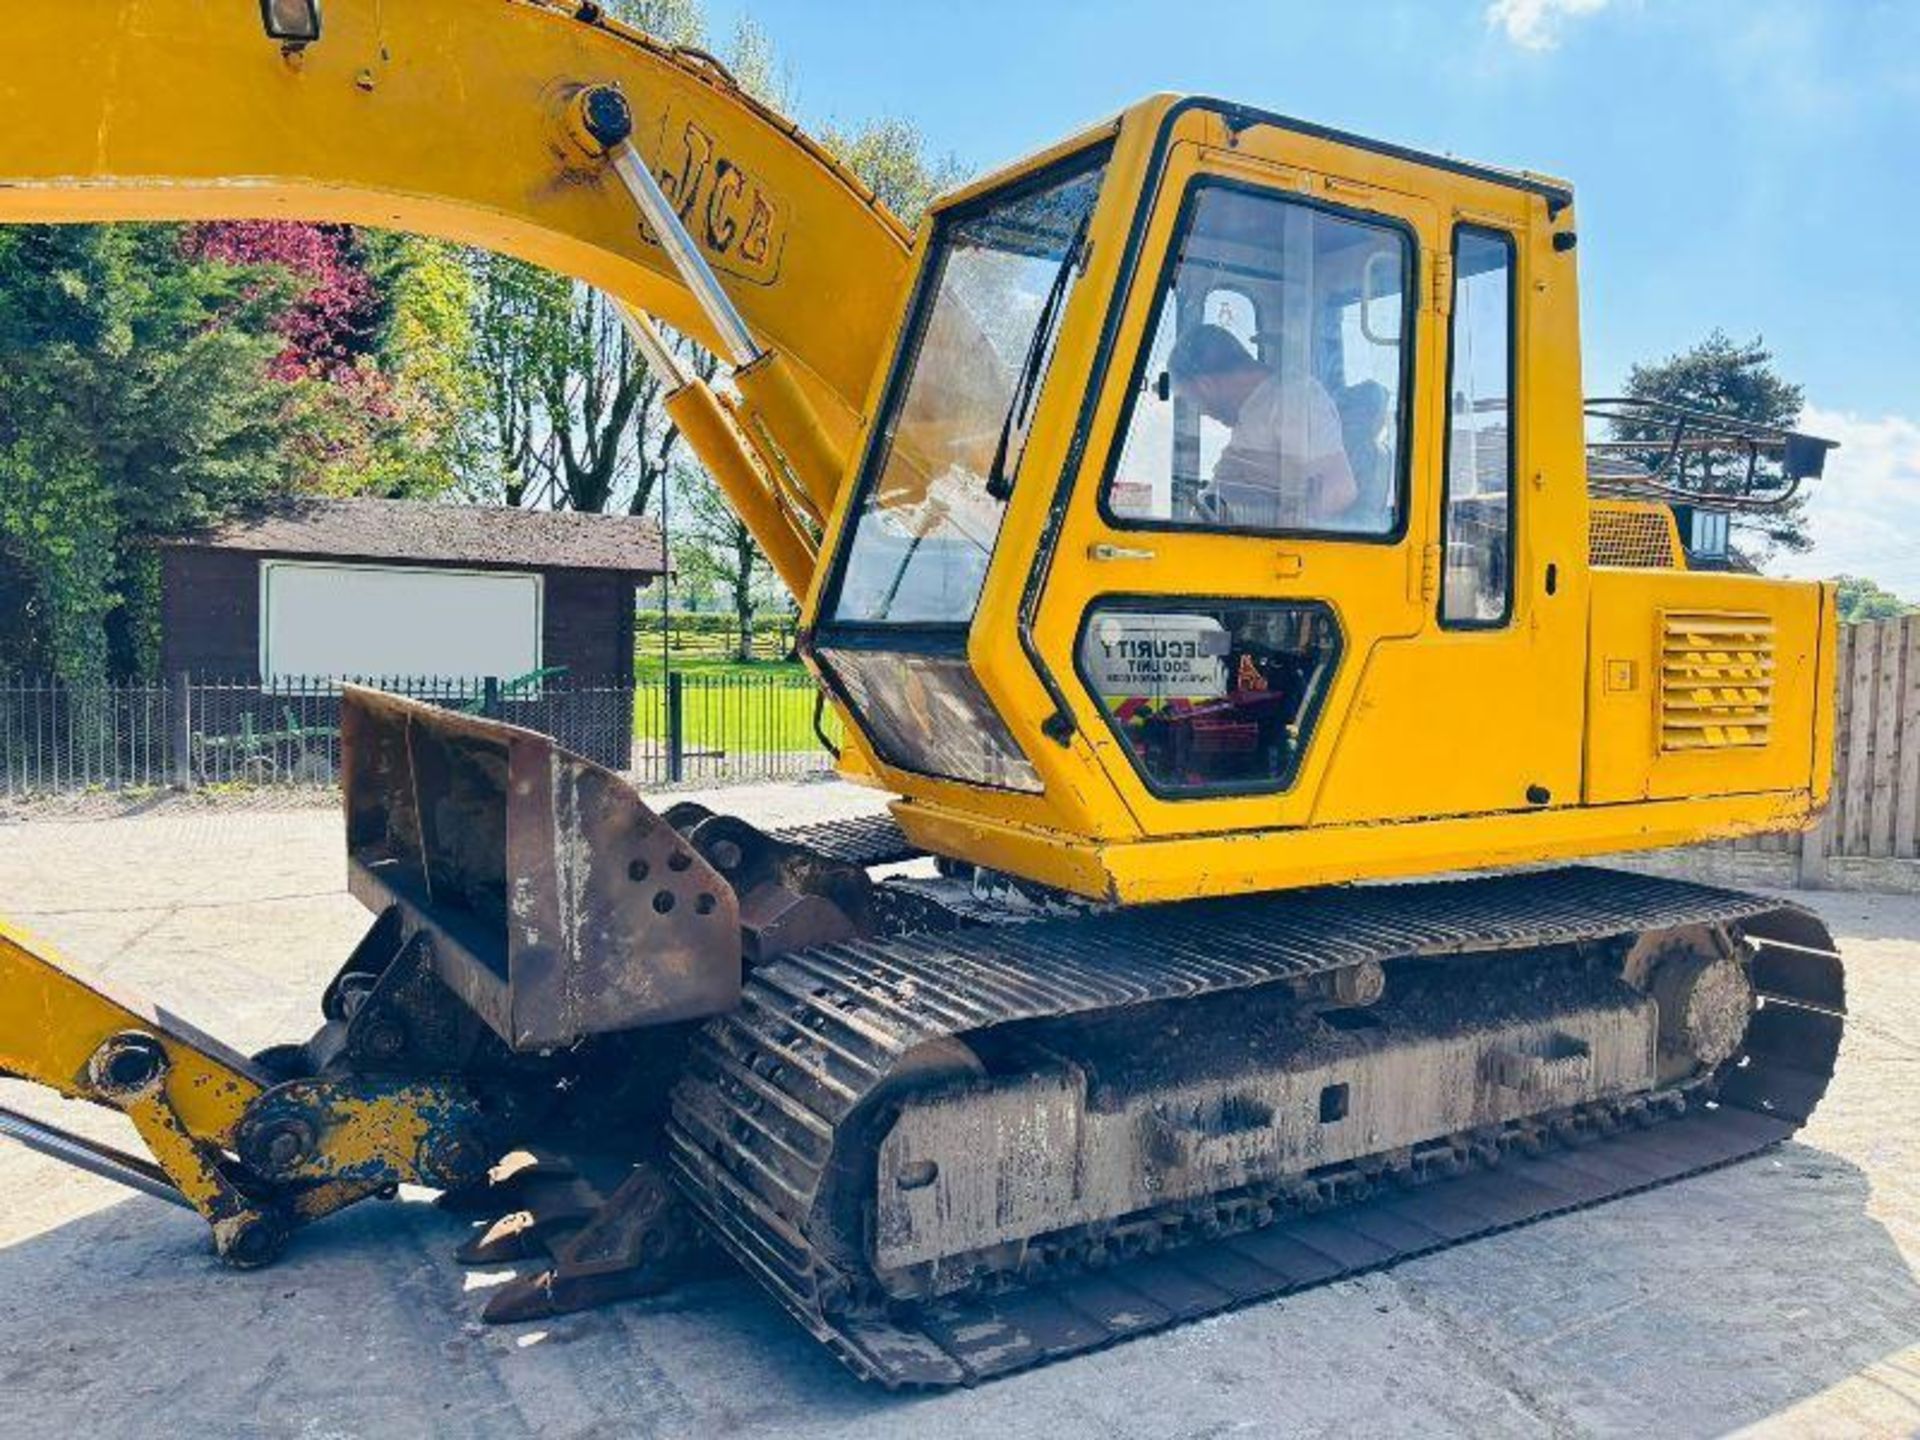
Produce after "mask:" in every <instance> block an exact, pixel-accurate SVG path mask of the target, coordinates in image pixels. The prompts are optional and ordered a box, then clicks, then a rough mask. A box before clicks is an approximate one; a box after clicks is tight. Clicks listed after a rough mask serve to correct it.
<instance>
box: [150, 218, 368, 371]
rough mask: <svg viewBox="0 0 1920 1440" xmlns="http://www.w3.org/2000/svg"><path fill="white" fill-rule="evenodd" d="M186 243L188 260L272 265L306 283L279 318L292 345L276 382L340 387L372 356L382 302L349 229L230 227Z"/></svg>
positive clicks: (196, 231) (273, 223) (240, 223)
mask: <svg viewBox="0 0 1920 1440" xmlns="http://www.w3.org/2000/svg"><path fill="white" fill-rule="evenodd" d="M183 244H184V246H185V250H186V253H187V256H188V257H189V258H190V259H194V260H212V261H218V262H222V263H225V264H229V265H274V266H278V267H280V268H281V269H283V270H286V271H287V272H288V273H290V274H291V275H293V276H294V277H295V278H296V279H297V280H298V281H299V282H300V284H301V285H302V287H303V294H302V295H301V297H300V299H299V300H297V301H296V302H295V303H294V304H293V305H291V306H290V307H288V309H287V311H286V313H285V314H284V315H283V316H282V317H281V319H280V323H279V329H280V333H281V335H282V336H283V337H284V338H285V340H286V342H287V346H286V349H285V350H283V351H281V353H280V354H279V356H278V357H276V359H275V360H274V362H273V376H274V378H275V379H277V380H289V381H291V380H305V379H314V380H326V381H332V382H338V381H340V380H342V379H343V378H345V377H346V376H348V375H349V374H351V372H352V371H353V370H354V368H355V365H356V363H357V362H358V360H359V358H360V357H361V356H362V355H364V354H366V353H367V351H368V350H369V348H370V346H371V343H372V338H373V334H374V329H375V326H376V324H377V322H378V306H379V296H378V295H377V293H376V292H375V289H374V284H373V281H372V279H371V278H370V277H369V276H368V274H367V272H366V269H365V267H364V266H363V265H362V264H361V263H360V260H359V257H358V255H357V254H356V248H355V244H354V238H353V232H352V231H351V230H349V229H348V228H347V227H346V226H343V225H306V224H299V223H294V222H290V221H280V220H228V221H219V222H216V223H211V224H204V225H192V226H189V227H188V228H187V230H186V234H185V239H184V241H183Z"/></svg>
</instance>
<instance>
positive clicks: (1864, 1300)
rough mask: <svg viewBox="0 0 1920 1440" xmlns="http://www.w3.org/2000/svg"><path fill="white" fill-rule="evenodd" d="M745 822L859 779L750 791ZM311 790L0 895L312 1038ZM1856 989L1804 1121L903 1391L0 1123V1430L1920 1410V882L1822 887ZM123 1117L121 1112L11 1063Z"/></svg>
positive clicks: (1210, 1430)
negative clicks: (1859, 890) (1019, 1360)
mask: <svg viewBox="0 0 1920 1440" xmlns="http://www.w3.org/2000/svg"><path fill="white" fill-rule="evenodd" d="M726 802H727V803H728V804H730V805H731V806H732V807H733V808H736V809H739V810H741V811H742V812H743V813H745V814H747V815H749V816H751V817H752V818H754V819H756V820H761V821H778V820H782V819H799V818H812V817H814V816H817V815H822V814H828V813H844V812H847V811H849V810H854V809H859V808H863V807H866V806H870V805H871V804H872V803H873V802H872V800H871V799H870V798H869V797H868V796H866V795H864V794H863V793H861V792H857V791H850V790H847V789H845V788H843V787H840V786H837V785H805V786H769V787H761V788H758V789H755V790H751V791H748V790H736V791H733V792H731V793H730V794H729V795H728V796H727V797H726ZM337 832H338V822H337V819H336V816H335V815H334V813H333V812H331V811H329V810H319V809H306V810H290V811H285V812H272V811H247V812H233V811H228V810H223V809H218V808H204V807H202V808H196V809H187V810H179V811H175V810H171V809H168V808H164V807H163V808H161V809H159V810H156V811H155V812H154V813H152V814H149V815H144V816H137V817H122V818H115V819H108V820H96V821H71V820H69V821H49V820H38V821H35V822H32V823H27V824H16V825H7V826H0V914H5V915H6V916H7V917H8V918H9V919H11V920H13V921H15V922H16V923H18V924H21V925H24V926H25V927H27V928H28V929H30V930H33V931H35V932H37V933H39V934H40V935H42V936H44V937H45V938H46V939H48V940H50V941H52V942H54V943H56V944H58V945H60V946H62V947H63V948H64V949H65V950H66V951H67V952H68V953H70V954H71V955H73V956H74V957H75V958H77V959H80V960H83V961H85V962H87V963H88V964H90V965H92V966H94V967H96V968H98V969H101V970H104V971H106V972H107V973H108V974H109V975H111V976H112V977H113V978H114V979H116V980H117V981H120V982H123V983H124V984H126V985H129V986H133V987H136V988H139V989H141V990H144V991H145V992H147V993H148V994H150V995H152V996H154V997H156V998H158V999H159V1000H161V1001H162V1002H163V1003H164V1004H165V1005H166V1006H167V1008H169V1009H171V1010H174V1011H176V1012H178V1013H179V1014H181V1015H184V1016H186V1017H189V1018H190V1019H192V1020H193V1021H195V1022H196V1023H198V1024H199V1025H201V1026H202V1027H203V1028H205V1029H208V1030H210V1031H212V1032H214V1033H216V1034H218V1035H220V1036H221V1037H223V1038H225V1039H228V1040H230V1041H232V1042H234V1043H235V1044H238V1045H240V1046H243V1047H257V1046H259V1045H263V1044H265V1043H267V1042H269V1041H272V1040H275V1039H279V1038H283V1037H291V1036H296V1035H301V1034H304V1033H305V1031H306V1030H307V1029H308V1028H309V1026H310V1024H311V1021H312V1019H313V1013H314V1012H313V1007H314V1005H315V1003H316V1001H317V997H318V995H319V992H320V988H321V986H322V985H323V983H324V982H325V981H326V980H327V978H328V977H329V976H330V974H331V973H332V971H333V969H334V968H335V966H336V965H337V964H338V963H339V961H340V959H341V958H342V957H343V956H344V955H345V954H346V953H347V951H348V949H349V947H350V946H351V945H352V944H353V942H354V941H355V939H357V938H358V936H359V934H360V932H361V929H362V927H363V924H364V921H365V916H364V915H363V913H362V912H361V911H360V910H359V909H358V907H356V906H355V905H354V904H353V903H352V902H351V901H350V900H348V899H347V898H346V896H345V894H344V893H343V887H342V864H341V859H340V854H339V838H338V833H337ZM1813 903H1814V904H1815V905H1816V906H1817V907H1818V908H1819V909H1820V910H1821V912H1822V913H1823V914H1824V915H1825V916H1826V917H1827V920H1828V922H1829V924H1830V925H1831V926H1832V927H1833V929H1834V930H1835V932H1836V933H1837V934H1838V935H1839V936H1840V937H1841V939H1842V943H1843V946H1844V948H1845V950H1846V952H1847V957H1848V963H1849V973H1850V986H1851V991H1852V995H1853V999H1854V1007H1855V1018H1854V1019H1853V1020H1852V1022H1851V1023H1850V1025H1849V1028H1848V1034H1847V1041H1846V1047H1845V1050H1844V1052H1843V1054H1842V1057H1841V1064H1840V1069H1839V1074H1838V1075H1837V1077H1836V1079H1835V1081H1834V1085H1833V1088H1832V1091H1831V1092H1830V1094H1829V1097H1828V1100H1827V1103H1826V1104H1825V1106H1824V1107H1823V1108H1822V1109H1821V1111H1820V1114H1819V1115H1818V1116H1817V1117H1816V1119H1815V1120H1814V1121H1813V1123H1812V1124H1811V1125H1810V1126H1809V1127H1808V1128H1807V1130H1806V1131H1805V1132H1804V1139H1803V1140H1802V1141H1800V1142H1798V1143H1794V1144H1790V1145H1787V1146H1785V1147H1783V1148H1781V1149H1779V1150H1777V1151H1775V1152H1773V1153H1772V1154H1769V1155H1767V1156H1764V1157H1762V1158H1760V1159H1757V1160H1754V1161H1749V1162H1747V1163H1745V1164H1742V1165H1739V1166H1736V1167H1734V1168H1731V1169H1728V1170H1725V1171H1721V1172H1718V1173H1716V1174H1713V1175H1710V1176H1706V1177H1703V1178H1700V1179H1696V1180H1692V1181H1688V1182H1685V1183H1683V1184H1680V1185H1676V1186H1672V1187H1669V1188H1667V1189H1665V1190H1661V1191H1657V1192H1654V1193H1652V1194H1648V1195H1642V1196H1638V1197H1635V1198H1633V1199H1629V1200H1625V1201H1621V1202H1619V1203H1616V1204H1614V1205H1611V1206H1607V1207H1604V1208H1602V1209H1599V1210H1595V1211H1589V1212H1586V1213H1583V1214H1579V1215H1574V1216H1570V1217H1566V1218H1562V1219H1559V1220H1553V1221H1549V1222H1546V1223H1544V1224H1540V1225H1536V1226H1532V1227H1530V1228H1527V1229H1524V1230H1520V1231H1516V1232H1513V1233H1511V1234H1508V1235H1504V1236H1500V1237H1498V1238H1495V1239H1491V1240H1486V1241H1481V1242H1479V1243H1477V1244H1474V1245H1471V1246H1468V1247H1464V1248H1461V1249H1457V1250H1453V1251H1449V1252H1447V1253H1444V1254H1441V1255H1438V1256H1435V1257H1432V1258H1429V1259H1426V1260H1421V1261H1416V1262H1414V1263H1411V1264H1408V1265H1405V1266H1402V1267H1401V1268H1399V1269H1397V1270H1394V1271H1391V1272H1389V1273H1386V1274H1382V1275H1375V1276H1371V1277H1368V1278H1365V1279H1361V1280H1357V1281H1351V1282H1346V1283H1342V1284H1339V1285H1335V1286H1332V1287H1330V1288H1328V1289H1324V1290H1320V1291H1316V1292H1312V1293H1309V1294H1306V1295H1302V1296H1298V1297H1295V1298H1292V1299H1287V1300H1282V1301H1278V1302H1275V1303H1271V1304H1267V1305H1262V1306H1258V1307H1255V1308H1253V1309H1250V1310H1245V1311H1242V1312H1240V1313H1237V1314H1234V1315H1230V1316H1226V1317H1223V1318H1219V1319H1215V1320H1211V1321H1207V1322H1203V1323H1201V1324H1197V1325H1193V1326H1190V1327H1188V1328H1186V1329H1183V1330H1178V1331H1174V1332H1172V1333H1169V1334H1166V1335H1161V1336H1158V1337H1154V1338H1150V1339H1147V1340H1142V1341H1136V1342H1134V1343H1132V1344H1129V1345H1124V1346H1121V1347H1119V1348H1117V1349H1113V1350H1109V1351H1106V1352H1104V1353H1102V1354H1098V1355H1093V1356H1089V1357H1086V1358H1083V1359H1080V1360H1077V1361H1071V1362H1068V1363H1066V1364H1063V1365H1058V1366H1055V1367H1053V1368H1051V1369H1047V1370H1042V1371H1038V1372H1035V1373H1032V1374H1027V1375H1022V1376H1016V1377H1014V1378H1012V1379H1009V1380H1004V1381H1001V1382H998V1383H996V1384H992V1385H988V1386H985V1387H982V1388H980V1389H978V1390H974V1391H962V1392H957V1393H951V1394H943V1395H936V1396H931V1397H904V1398H903V1397H897V1396H889V1395H887V1394H885V1393H883V1392H881V1391H877V1390H874V1389H871V1388H868V1387H865V1386H862V1385H861V1384H859V1383H858V1382H856V1381H855V1380H853V1379H852V1378H851V1377H850V1376H848V1375H847V1374H846V1373H844V1372H843V1371H842V1370H841V1369H840V1367H839V1366H838V1365H837V1364H836V1363H835V1362H834V1361H833V1360H832V1359H831V1358H829V1357H828V1355H827V1354H826V1353H825V1352H824V1351H823V1350H821V1349H819V1348H818V1347H817V1346H816V1345H815V1344H814V1343H813V1342H812V1341H811V1340H809V1339H807V1338H806V1337H805V1336H803V1335H802V1334H801V1332H800V1330H799V1329H798V1328H797V1327H796V1326H794V1325H793V1324H792V1323H791V1322H789V1321H788V1320H787V1319H786V1318H785V1317H784V1316H783V1315H782V1314H781V1313H780V1312H779V1311H778V1310H777V1309H775V1307H774V1306H773V1304H772V1303H771V1302H770V1301H768V1300H765V1299H763V1298H762V1297H761V1296H760V1294H759V1293H758V1292H757V1291H756V1290H755V1289H754V1288H753V1286H752V1285H750V1284H749V1283H747V1282H746V1281H745V1280H744V1279H740V1278H728V1279H723V1280H715V1281H710V1282H707V1283H704V1284H701V1285H698V1286H695V1287H692V1288H690V1289H687V1290H685V1291H683V1292H681V1293H678V1294H675V1295H672V1296H670V1297H666V1298H664V1299H661V1300H658V1301H652V1302H642V1303H634V1304H628V1305H625V1306H621V1307H617V1308H614V1309H609V1310H603V1311H599V1312H596V1313H591V1314H587V1315H580V1316H575V1317H571V1318H568V1319H565V1320H561V1321H557V1322H553V1323H550V1324H548V1325H545V1326H542V1327H539V1328H532V1329H490V1328H483V1327H482V1326H480V1325H478V1324H477V1323H476V1317H477V1315H478V1313H479V1310H480V1306H481V1304H482V1303H483V1301H484V1298H485V1295H484V1291H485V1288H486V1287H487V1286H488V1285H490V1284H493V1283H497V1281H498V1279H499V1278H500V1277H499V1276H494V1275H475V1274H470V1273H467V1272H464V1271H462V1270H461V1269H460V1268H459V1267H458V1266H456V1265H455V1264H454V1263H453V1261H452V1258H451V1256H452V1251H453V1248H454V1246H455V1244H456V1243H457V1242H458V1240H459V1239H460V1237H461V1234H462V1230H461V1226H460V1224H459V1222H457V1221H455V1220H453V1219H451V1218H449V1217H447V1216H445V1215H443V1214H441V1213H440V1212H438V1211H437V1210H435V1209H433V1208H432V1207H431V1206H429V1205H427V1204H424V1203H417V1202H409V1201H407V1200H402V1201H400V1202H397V1203H393V1204H384V1205H383V1204H377V1203H375V1204H368V1205H365V1206H363V1207H361V1208H360V1209H359V1210H357V1211H355V1212H350V1213H348V1214H345V1215H342V1216H339V1217H336V1218H335V1219H332V1220H330V1221H328V1222H326V1223H325V1224H323V1225H321V1226H320V1227H318V1228H317V1229H315V1230H314V1231H312V1232H310V1233H308V1234H306V1235H304V1236H303V1237H301V1238H300V1239H298V1240H297V1241H296V1243H295V1244H294V1246H293V1247H292V1248H291V1250H290V1251H289V1253H288V1256H287V1258H286V1259H285V1260H284V1261H283V1262H282V1263H281V1264H279V1265H277V1266H275V1267H274V1268H272V1269H270V1270H267V1271H263V1272H256V1273H252V1274H240V1273H234V1272H229V1271H226V1270H224V1269H223V1268H222V1267H221V1266H220V1265H218V1264H217V1263H216V1262H215V1261H214V1260H213V1259H212V1258H211V1256H210V1255H209V1254H208V1253H207V1250H206V1243H205V1241H206V1237H205V1232H204V1228H203V1227H202V1226H201V1225H200V1224H199V1222H198V1221H196V1220H194V1219H193V1218H192V1217H191V1216H189V1215H186V1214H184V1213H182V1212H179V1211H175V1210H173V1209H171V1208H170V1207H168V1206H165V1205H161V1204H158V1203H156V1202H154V1201H151V1200H148V1199H145V1198H143V1197H138V1196H129V1195H127V1194H125V1193H124V1192H122V1191H119V1190H117V1189H116V1188H115V1187H113V1186H111V1185H109V1184H107V1183H105V1182H103V1181H97V1180H94V1179H92V1178H90V1177H88V1176H84V1175H80V1174H78V1173H76V1172H72V1171H69V1170H66V1169H64V1168H62V1167H61V1166H59V1165H56V1164H54V1163H53V1162H51V1161H46V1160H42V1159H40V1158H39V1157H37V1156H35V1155H32V1154H29V1153H28V1152H26V1151H24V1150H21V1149H20V1148H18V1147H16V1146H12V1145H8V1144H6V1143H5V1142H0V1196H3V1197H4V1199H5V1205H4V1209H0V1435H22V1436H26V1435H32V1436H45V1435H60V1434H89V1435H90V1434H114V1435H119V1436H137V1435H159V1434H180V1433H189V1432H194V1433H201V1434H210V1435H229V1434H246V1435H267V1436H282V1435H284V1436H308V1437H332V1436H347V1435H439V1434H447V1435H481V1436H521V1435H535V1434H538V1435H542V1436H550V1437H570V1436H582V1437H584V1436H613V1435H630V1434H631V1435H665V1436H680V1435H701V1436H714V1435H719V1436H756V1435H772V1434H780V1435H799V1436H810V1435H819V1436H826V1435H834V1436H839V1435H852V1436H880V1435H894V1434H902V1433H907V1432H909V1431H911V1432H912V1433H914V1434H916V1435H918V1436H926V1437H939V1436H950V1435H972V1434H992V1435H995V1436H998V1437H1009V1440H1012V1437H1021V1436H1045V1437H1047V1440H1067V1437H1072V1436H1081V1435H1100V1436H1118V1437H1158V1436H1176V1435H1177V1436H1195V1437H1198V1436H1213V1435H1224V1434H1229V1433H1247V1434H1261V1435H1264V1434H1277V1433H1286V1434H1304V1435H1313V1434H1351V1433H1368V1434H1400V1433H1405V1434H1414V1433H1419V1434H1434V1433H1443V1434H1463V1435H1474V1436H1495V1435H1535V1434H1540V1433H1548V1434H1605V1433H1615V1432H1633V1433H1639V1434H1647V1435H1660V1436H1663V1437H1664V1436H1676V1435H1677V1436H1686V1435H1708V1434H1720V1433H1724V1432H1729V1431H1736V1430H1740V1429H1743V1428H1746V1427H1752V1428H1754V1429H1755V1430H1757V1431H1760V1432H1767V1433H1775V1434H1795V1435H1799V1434H1817V1435H1886V1434H1913V1433H1916V1432H1920V1284H1917V1283H1916V1280H1915V1272H1914V1263H1915V1260H1916V1259H1917V1258H1920V963H1917V962H1920V900H1916V899H1914V898H1910V897H1878V896H1867V895H1832V896H1816V897H1813ZM0 1103H6V1104H12V1105H18V1106H22V1107H24V1108H31V1109H33V1110H35V1112H36V1113H41V1114H49V1115H51V1114H53V1113H56V1112H60V1113H64V1114H65V1116H66V1118H67V1119H68V1121H69V1123H84V1124H86V1125H88V1126H89V1127H90V1128H91V1129H93V1131H94V1133H97V1134H101V1135H109V1134H112V1133H113V1132H112V1127H113V1126H115V1125H117V1124H118V1123H119V1121H118V1117H115V1116H111V1115H105V1114H99V1113H97V1112H92V1111H85V1112H84V1113H81V1114H76V1113H75V1112H76V1110H77V1109H78V1107H71V1106H64V1105H61V1104H59V1102H48V1101H46V1100H44V1099H42V1098H40V1097H38V1096H32V1095H28V1094H27V1093H26V1092H24V1090H23V1088H22V1087H20V1086H17V1085H0Z"/></svg>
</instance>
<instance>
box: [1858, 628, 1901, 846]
mask: <svg viewBox="0 0 1920 1440" xmlns="http://www.w3.org/2000/svg"><path fill="white" fill-rule="evenodd" d="M1874 629H1875V630H1877V631H1878V632H1879V634H1878V635H1877V636H1876V637H1875V638H1876V640H1877V641H1878V643H1877V644H1876V645H1875V647H1874V648H1875V651H1876V654H1877V662H1876V663H1877V664H1878V667H1879V674H1878V676H1877V677H1876V678H1875V684H1874V691H1873V707H1874V727H1873V778H1872V780H1871V781H1870V782H1869V783H1868V787H1867V789H1868V793H1869V794H1870V795H1871V796H1872V797H1873V798H1872V802H1871V803H1872V816H1871V819H1870V821H1869V823H1868V826H1867V853H1868V854H1869V855H1876V856H1880V857H1882V858H1885V857H1886V856H1889V855H1891V854H1893V830H1894V815H1895V813H1896V810H1897V808H1898V802H1899V794H1900V699H1901V694H1902V689H1903V686H1902V682H1903V680H1904V675H1903V669H1904V662H1905V660H1906V646H1905V644H1904V643H1903V641H1904V640H1905V639H1906V635H1905V627H1904V626H1903V625H1902V624H1901V623H1900V621H1898V620H1893V621H1889V622H1887V623H1885V624H1881V625H1876V626H1874Z"/></svg>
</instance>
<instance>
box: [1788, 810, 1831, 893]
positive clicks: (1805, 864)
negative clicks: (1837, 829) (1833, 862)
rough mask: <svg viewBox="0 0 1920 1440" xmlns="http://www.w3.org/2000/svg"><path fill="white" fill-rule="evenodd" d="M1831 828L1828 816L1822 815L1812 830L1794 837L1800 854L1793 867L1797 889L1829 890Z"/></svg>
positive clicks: (1804, 831)
mask: <svg viewBox="0 0 1920 1440" xmlns="http://www.w3.org/2000/svg"><path fill="white" fill-rule="evenodd" d="M1831 828H1832V825H1831V823H1830V822H1829V820H1828V818H1827V816H1825V815H1822V816H1821V817H1820V819H1819V820H1818V821H1816V822H1815V824H1814V827H1813V828H1812V829H1811V830H1803V831H1801V832H1800V834H1798V835H1797V836H1795V837H1794V839H1795V840H1796V842H1797V844H1796V847H1795V848H1796V849H1797V851H1798V852H1799V853H1798V854H1797V856H1796V857H1795V859H1794V866H1793V883H1794V885H1795V886H1796V887H1797V888H1799V889H1801V890H1824V889H1826V888H1827V848H1828V846H1827V834H1828V831H1829V830H1830V829H1831Z"/></svg>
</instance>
